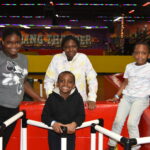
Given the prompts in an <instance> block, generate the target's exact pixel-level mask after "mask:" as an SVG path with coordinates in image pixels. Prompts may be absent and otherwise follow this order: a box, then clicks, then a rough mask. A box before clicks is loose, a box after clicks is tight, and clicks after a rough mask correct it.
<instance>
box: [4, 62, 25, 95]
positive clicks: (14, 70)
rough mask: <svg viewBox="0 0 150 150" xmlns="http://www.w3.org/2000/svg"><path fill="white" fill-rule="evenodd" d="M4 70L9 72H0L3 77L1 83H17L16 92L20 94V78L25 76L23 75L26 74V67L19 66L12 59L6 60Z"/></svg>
mask: <svg viewBox="0 0 150 150" xmlns="http://www.w3.org/2000/svg"><path fill="white" fill-rule="evenodd" d="M6 70H7V71H8V72H10V73H2V75H3V76H4V77H5V78H4V79H3V80H2V85H6V86H12V85H17V89H16V90H17V94H18V95H20V94H21V93H22V89H23V87H22V86H23V85H22V84H21V79H23V78H25V76H26V75H27V69H23V68H21V67H20V66H18V64H17V63H16V62H14V61H12V62H11V61H7V65H6Z"/></svg>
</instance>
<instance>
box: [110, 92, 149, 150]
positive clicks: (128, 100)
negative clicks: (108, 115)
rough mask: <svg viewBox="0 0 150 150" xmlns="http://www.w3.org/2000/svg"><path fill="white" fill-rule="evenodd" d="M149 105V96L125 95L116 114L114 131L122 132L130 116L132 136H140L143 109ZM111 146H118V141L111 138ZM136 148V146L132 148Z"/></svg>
mask: <svg viewBox="0 0 150 150" xmlns="http://www.w3.org/2000/svg"><path fill="white" fill-rule="evenodd" d="M148 106H149V97H144V98H143V97H142V98H139V97H131V96H127V95H123V98H122V99H121V101H120V103H119V105H118V110H117V114H116V118H115V121H114V123H113V127H112V131H113V132H115V133H117V134H120V133H121V131H122V127H123V125H124V122H125V120H126V118H127V116H129V117H128V121H127V127H128V132H129V137H130V138H138V137H139V128H138V125H139V121H140V118H141V115H142V113H143V111H144V110H145V109H146V108H147V107H148ZM108 144H109V145H110V146H116V144H117V142H116V141H114V140H112V139H110V140H109V143H108ZM132 149H133V150H136V149H138V148H136V146H135V147H134V148H132Z"/></svg>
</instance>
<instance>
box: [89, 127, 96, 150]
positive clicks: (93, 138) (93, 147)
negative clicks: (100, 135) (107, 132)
mask: <svg viewBox="0 0 150 150" xmlns="http://www.w3.org/2000/svg"><path fill="white" fill-rule="evenodd" d="M90 150H96V130H95V128H94V127H93V126H91V149H90Z"/></svg>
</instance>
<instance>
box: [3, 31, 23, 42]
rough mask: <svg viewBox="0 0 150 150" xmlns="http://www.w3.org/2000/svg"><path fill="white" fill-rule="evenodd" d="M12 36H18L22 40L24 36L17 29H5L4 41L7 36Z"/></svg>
mask: <svg viewBox="0 0 150 150" xmlns="http://www.w3.org/2000/svg"><path fill="white" fill-rule="evenodd" d="M12 34H16V35H17V36H19V37H20V39H21V38H22V35H21V33H20V31H19V30H18V29H17V28H5V29H4V30H3V31H2V40H3V41H4V40H5V39H6V37H7V36H9V35H12Z"/></svg>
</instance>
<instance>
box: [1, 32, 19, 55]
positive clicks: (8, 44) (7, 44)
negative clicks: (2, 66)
mask: <svg viewBox="0 0 150 150" xmlns="http://www.w3.org/2000/svg"><path fill="white" fill-rule="evenodd" d="M2 44H3V47H4V51H5V53H7V54H8V55H9V56H10V57H12V58H13V57H16V56H17V53H18V51H19V50H20V49H21V39H20V37H19V36H18V35H16V34H12V35H8V36H7V37H6V38H5V40H4V41H2Z"/></svg>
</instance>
